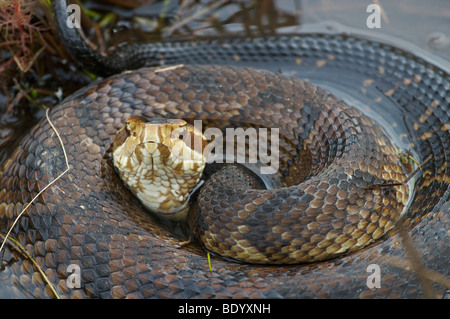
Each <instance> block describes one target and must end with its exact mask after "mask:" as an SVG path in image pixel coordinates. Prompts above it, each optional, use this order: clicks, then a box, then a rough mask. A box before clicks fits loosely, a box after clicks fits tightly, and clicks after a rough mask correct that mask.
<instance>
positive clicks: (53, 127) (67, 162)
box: [0, 109, 70, 296]
mask: <svg viewBox="0 0 450 319" xmlns="http://www.w3.org/2000/svg"><path fill="white" fill-rule="evenodd" d="M45 116H46V118H47V121H48V123H49V124H50V126H51V127H52V129H53V131H55V134H56V136H57V137H58V140H59V143H60V144H61V147H62V150H63V153H64V159H65V161H66V169H65V170H64V172H62V173H61V174H60V175H58V176H57V177H56V178H55V179H54V180H53V181H51V182H50V183H48V184H47V185H46V186H45V187H44V188H43V189H42V190H41V191H40V192H39V193H37V194H36V195H35V196H34V197H33V199H32V200H31V201H30V202H29V203H28V204H27V205H25V207H24V208H23V209H22V211H21V212H20V213H19V215H18V216H17V217H16V219H15V220H14V222H13V224H12V225H11V227H10V228H9V230H8V233H7V234H6V235H5V238H4V239H3V242H2V245H1V246H0V252H1V251H2V249H3V246H4V245H5V243H6V239H7V238H9V239H11V240H13V239H12V238H11V237H10V234H11V231H12V230H13V228H14V226H15V225H16V224H17V221H18V220H19V219H20V217H21V216H22V215H23V214H24V212H25V211H26V210H27V209H28V207H30V205H31V204H32V203H33V202H34V201H35V200H36V199H37V198H38V197H39V196H40V195H41V194H42V193H43V192H45V191H46V190H47V188H49V187H50V186H51V185H53V183H55V182H56V181H57V180H58V179H60V178H61V177H62V176H63V175H64V174H66V173H67V172H68V171H69V169H70V166H69V160H68V159H67V154H66V149H65V147H64V144H63V142H62V140H61V137H60V136H59V133H58V131H57V130H56V128H55V126H54V125H53V123H52V122H51V121H50V117H49V116H48V109H47V111H46V113H45ZM13 241H14V242H15V243H16V244H17V245H19V247H20V246H21V245H20V244H19V243H18V242H16V241H15V240H13ZM22 248H23V247H22ZM22 248H21V249H22ZM22 250H23V251H24V252H25V254H27V255H28V256H29V254H28V253H27V252H26V251H25V249H24V248H23V249H22ZM30 257H31V256H30ZM38 269H39V267H38ZM41 274H43V273H42V272H41ZM44 278H45V277H44ZM50 287H51V288H52V290H54V289H53V287H52V286H51V285H50ZM55 295H56V296H57V294H56V293H55Z"/></svg>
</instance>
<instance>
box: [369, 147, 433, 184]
mask: <svg viewBox="0 0 450 319" xmlns="http://www.w3.org/2000/svg"><path fill="white" fill-rule="evenodd" d="M432 158H433V154H430V155H429V156H428V157H427V158H426V159H425V161H424V162H423V163H422V164H418V165H417V168H416V169H415V170H414V172H412V173H411V174H410V175H409V176H408V177H407V178H406V179H405V180H404V181H403V182H399V183H382V184H373V185H368V186H366V187H364V189H374V188H381V187H392V186H400V185H405V184H406V183H408V182H409V180H410V179H411V178H413V177H414V175H416V174H417V172H418V171H420V170H421V169H422V167H423V166H425V164H426V163H428V162H429V161H430V160H431V159H432Z"/></svg>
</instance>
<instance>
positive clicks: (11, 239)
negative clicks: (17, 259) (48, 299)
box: [0, 234, 61, 299]
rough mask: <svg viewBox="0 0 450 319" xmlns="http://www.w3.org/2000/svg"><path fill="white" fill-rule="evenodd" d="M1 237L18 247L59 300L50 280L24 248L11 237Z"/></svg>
mask: <svg viewBox="0 0 450 319" xmlns="http://www.w3.org/2000/svg"><path fill="white" fill-rule="evenodd" d="M0 235H2V236H4V239H3V242H5V241H6V239H9V240H10V241H12V242H13V243H14V244H15V245H16V246H17V247H19V249H20V251H21V252H22V253H23V254H24V255H25V256H26V257H27V258H28V259H29V260H30V261H31V262H32V263H33V265H34V266H35V267H36V269H37V270H38V271H39V273H40V274H41V276H42V278H44V281H45V282H46V283H47V285H48V286H49V287H50V290H51V291H52V292H53V294H54V295H55V297H56V299H61V297H60V296H59V295H58V293H57V292H56V290H55V288H54V287H53V285H52V284H51V282H50V280H48V278H47V276H46V275H45V273H44V271H43V270H42V269H41V267H39V265H38V263H37V262H36V260H34V258H33V257H32V256H31V255H30V254H29V253H28V252H27V251H26V249H25V247H23V246H22V245H21V244H20V243H19V242H18V241H16V240H15V239H14V238H12V237H7V236H5V234H0Z"/></svg>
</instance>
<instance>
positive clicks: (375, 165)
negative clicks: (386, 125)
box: [0, 1, 450, 298]
mask: <svg viewBox="0 0 450 319" xmlns="http://www.w3.org/2000/svg"><path fill="white" fill-rule="evenodd" d="M58 3H61V7H59V5H58ZM64 3H65V2H64V1H61V2H59V1H58V2H55V7H56V10H55V13H56V19H57V20H58V19H60V20H61V21H66V18H67V12H66V11H65V7H64ZM58 8H59V9H61V8H64V10H58ZM57 25H58V22H57ZM62 29H63V30H62V34H63V37H64V33H65V32H69V33H70V35H71V36H72V37H69V39H68V40H67V43H68V44H69V47H70V44H71V43H72V44H74V43H75V44H76V45H75V46H74V47H75V48H74V47H72V49H69V50H72V51H71V53H72V54H74V52H75V51H76V50H78V49H80V48H82V47H83V46H84V44H83V43H82V41H81V42H80V41H77V38H76V36H77V31H76V30H68V29H65V28H62ZM66 35H67V34H66ZM77 46H78V47H77ZM80 50H81V49H80ZM128 50H129V51H130V52H128V53H127V52H126V50H125V51H124V50H119V51H118V55H117V56H115V57H116V60H117V58H120V57H121V61H132V62H130V63H133V66H127V67H126V68H129V69H130V70H126V71H123V70H121V72H120V73H117V74H114V73H116V71H117V70H115V69H108V68H106V67H105V65H104V64H102V63H103V62H104V61H109V62H107V63H111V62H110V61H111V60H108V59H106V58H105V57H99V56H97V57H96V58H92V57H95V56H96V55H95V54H93V53H92V52H91V51H92V50H91V51H89V53H88V54H86V51H83V50H81V51H80V52H84V55H83V54H82V56H81V57H79V56H78V55H76V56H77V57H79V59H80V61H83V59H84V58H85V57H87V60H88V61H90V63H91V65H90V66H92V67H93V69H92V70H95V69H100V70H99V72H106V73H112V74H114V75H112V76H109V77H107V78H105V79H100V80H98V81H95V82H93V83H92V84H90V85H88V86H86V87H85V88H83V89H80V90H79V91H77V92H76V93H74V94H73V95H71V96H69V97H67V98H66V99H65V100H64V101H62V102H61V103H60V104H59V105H58V106H55V107H53V108H52V109H51V110H50V112H49V118H48V120H47V119H42V120H41V121H40V122H39V123H38V124H37V125H36V126H34V127H33V128H31V130H30V132H29V133H28V134H27V135H26V136H25V137H24V138H23V139H22V140H21V141H20V143H19V145H18V146H17V148H16V150H15V151H14V152H13V153H12V154H11V155H10V156H9V158H8V159H7V160H6V161H5V162H4V163H3V164H2V166H1V169H0V185H1V188H0V228H1V230H2V232H1V233H2V236H3V237H5V233H6V232H7V231H8V230H9V229H10V230H11V232H10V234H9V237H8V239H6V241H5V243H6V245H5V246H4V248H3V250H2V251H1V252H0V257H1V262H2V264H1V272H0V288H1V289H0V296H3V295H2V294H5V295H6V296H20V297H29V298H32V297H34V298H36V297H38V298H46V297H48V298H52V297H55V293H57V294H58V295H59V296H62V297H64V298H337V297H339V298H377V297H378V298H380V297H383V298H418V297H430V296H431V297H438V298H443V297H446V296H448V290H449V289H450V284H449V279H448V274H449V267H450V266H449V263H448V260H449V256H450V251H449V245H448V235H449V233H448V229H449V225H450V200H449V194H450V188H449V177H448V176H449V158H450V133H449V129H450V126H449V117H450V110H449V94H448V93H449V92H448V91H449V87H450V85H449V81H448V79H449V76H448V71H447V70H445V68H441V67H439V66H437V65H434V64H433V63H431V62H429V61H427V60H426V59H424V58H422V57H418V56H416V55H414V54H412V53H409V52H407V51H405V50H403V49H400V48H397V47H394V46H392V45H390V44H387V43H383V42H380V41H374V40H370V39H366V38H364V37H359V36H356V35H349V34H340V33H337V34H334V33H304V34H296V35H283V36H276V37H259V38H234V39H221V40H202V41H196V42H195V43H191V42H188V41H187V42H168V43H159V44H151V45H144V46H142V47H139V46H130V47H129V49H128ZM75 53H76V52H75ZM124 54H129V56H130V58H126V59H124V58H123V57H124ZM112 57H114V56H112ZM127 57H128V56H127ZM113 60H114V59H113ZM93 61H94V62H95V63H94V62H93ZM136 61H137V62H136ZM145 61H151V62H148V63H152V64H154V65H161V64H165V65H174V64H179V63H182V64H183V66H180V67H177V68H173V69H171V68H165V67H160V66H150V65H146V63H147V62H145ZM144 62H145V63H144ZM139 64H141V65H139ZM266 64H267V68H266V67H265V66H266ZM111 65H113V66H116V67H117V65H118V64H115V63H112V64H111ZM136 65H139V67H141V68H139V69H135V68H134V66H136ZM263 66H264V67H263ZM280 68H281V70H282V72H285V73H286V72H287V73H288V74H280V73H279V69H280ZM261 69H265V70H261ZM300 78H301V79H300ZM305 79H308V80H309V81H306V80H305ZM210 83H211V85H210ZM329 83H332V86H328V85H327V84H329ZM322 87H323V88H322ZM329 91H332V92H329ZM344 92H347V93H348V94H350V96H353V97H357V98H356V100H355V99H352V98H349V95H346V94H345V93H344ZM182 93H183V94H182ZM294 97H295V98H298V99H294ZM263 98H264V99H263ZM265 98H267V99H268V100H267V102H265V101H266V100H265ZM343 100H347V101H345V102H344V101H343ZM218 101H219V102H218ZM220 101H221V102H224V103H220ZM256 102H258V103H256ZM351 102H352V103H351ZM256 104H258V105H259V106H255V105H256ZM349 104H355V105H356V104H359V106H358V107H353V106H351V105H349ZM286 106H288V107H286ZM364 110H365V111H367V110H369V111H370V110H375V113H376V114H382V115H383V116H381V117H378V120H379V121H383V119H386V118H390V119H394V123H393V127H394V129H393V131H391V132H387V131H384V130H382V129H381V128H380V126H379V125H377V124H376V121H375V118H376V114H375V115H373V119H372V118H371V117H369V116H366V115H364V114H363V112H362V111H364ZM384 114H386V115H384ZM388 114H389V115H388ZM137 116H144V117H146V118H154V117H160V118H166V119H172V120H173V119H183V120H185V121H187V122H190V121H194V120H202V121H203V122H205V123H206V124H205V125H209V124H211V125H219V124H223V125H228V124H230V125H232V126H233V125H234V126H235V127H239V126H241V125H246V124H249V123H250V124H252V125H254V126H256V127H279V128H281V130H280V131H282V132H283V134H282V138H281V139H280V148H281V149H283V150H285V152H283V153H282V154H283V155H282V156H281V157H280V164H283V165H280V175H281V179H282V183H283V185H282V187H280V188H274V189H261V188H262V187H261V185H256V184H257V183H256V182H254V181H251V180H249V179H248V174H247V172H246V171H245V170H244V169H243V168H241V167H238V166H235V165H226V166H225V168H223V169H219V170H217V171H215V172H213V173H212V174H211V175H210V178H209V179H208V180H206V181H205V183H204V186H202V187H201V188H200V190H199V191H198V195H196V196H194V197H196V198H197V199H196V202H195V203H194V204H193V205H192V206H193V209H196V210H197V211H198V212H197V214H196V215H194V217H193V218H188V219H189V220H188V223H189V224H191V223H193V222H195V225H197V226H194V227H193V230H192V232H193V233H194V236H195V237H196V238H198V237H200V239H202V238H204V239H206V241H205V242H203V244H202V243H193V244H189V245H186V246H182V247H180V245H179V243H180V235H179V233H180V232H181V233H182V232H183V231H180V232H179V231H178V229H177V227H179V226H178V224H177V223H174V222H170V221H167V220H164V219H161V218H158V217H155V216H153V215H152V214H149V213H148V211H147V209H146V208H145V207H144V206H143V204H142V203H141V202H140V201H139V200H138V199H137V198H136V196H134V195H133V193H132V192H131V191H130V189H129V188H127V187H126V186H125V185H124V184H123V183H122V181H121V178H120V177H119V176H118V174H117V172H116V169H115V168H114V165H113V163H112V155H111V152H112V151H111V147H112V145H113V143H114V139H115V136H116V134H117V131H118V130H120V129H122V128H123V127H124V125H125V123H126V121H127V119H129V118H132V117H137ZM218 123H219V124H218ZM52 125H53V126H52ZM53 127H54V129H53ZM396 127H401V128H404V130H405V132H407V135H408V136H407V137H406V140H407V147H408V148H410V150H411V154H412V155H413V156H414V157H415V158H416V159H417V161H418V162H419V163H424V162H425V159H427V158H428V157H430V156H431V160H430V161H427V162H426V164H425V165H423V166H421V167H420V174H419V175H418V176H416V181H415V185H414V188H413V189H412V190H411V189H408V188H407V187H406V186H405V185H397V184H396V185H397V186H389V187H375V188H373V189H372V188H370V187H369V188H367V186H371V185H376V184H384V183H392V182H395V181H397V180H398V181H400V182H402V181H404V180H405V175H406V174H405V173H404V171H403V168H401V166H399V165H398V161H399V160H400V158H399V156H398V150H397V149H396V147H394V145H393V144H391V143H390V142H389V141H388V139H387V138H388V137H390V135H392V134H393V133H395V132H396V129H395V128H396ZM56 132H58V135H57V134H56ZM58 136H59V137H60V138H61V142H62V144H61V143H59V142H58V138H57V137H58ZM62 145H64V149H63V148H62ZM360 149H361V151H359V150H360ZM64 150H65V151H66V156H67V163H69V170H68V171H67V172H66V173H65V174H63V175H61V177H60V178H58V179H57V180H56V181H55V182H54V183H53V184H52V185H51V186H50V187H48V188H46V185H48V184H49V183H50V182H52V181H53V180H54V179H55V177H56V176H58V174H59V173H62V172H63V171H65V169H66V161H65V156H64V154H65V153H64ZM288 154H289V155H292V157H291V158H288ZM305 159H306V160H305ZM375 159H377V160H378V161H376V160H375ZM302 163H306V164H302ZM365 164H367V165H365ZM302 165H306V167H307V168H308V169H307V173H306V174H305V173H303V172H298V171H297V168H298V167H299V166H302ZM227 185H232V187H227ZM44 189H45V191H43V192H41V191H42V190H44ZM37 194H39V196H37V197H36V195H37ZM243 194H245V196H244V195H243ZM34 197H36V198H35V199H33V198H34ZM407 198H409V199H407ZM32 200H33V202H32V203H31V204H30V205H29V206H28V207H27V204H29V203H30V202H31V201H32ZM372 200H375V202H373V203H374V204H373V206H372V207H369V206H370V204H368V203H370V202H371V201H372ZM394 206H395V207H394ZM25 207H26V208H27V209H26V210H25V211H24V213H23V215H21V212H22V211H23V210H24V208H25ZM361 207H364V209H362V208H361ZM339 208H341V209H339ZM371 209H373V210H374V211H377V209H379V210H380V211H384V213H385V216H383V213H382V214H381V215H377V214H374V213H373V211H372V210H371ZM402 209H405V210H406V212H404V215H403V216H402V217H400V218H399V217H398V215H399V214H400V211H401V210H402ZM218 212H223V213H221V214H219V213H218ZM252 212H257V214H255V215H252ZM261 212H263V213H265V215H262V214H261ZM344 212H345V213H346V215H345V216H344V215H343V213H344ZM19 215H21V216H20V219H18V222H17V224H15V225H14V227H12V228H11V226H12V225H13V222H14V220H15V218H16V217H18V216H19ZM189 215H190V213H189ZM388 215H389V216H391V215H392V216H391V217H392V221H390V219H387V217H386V216H388ZM250 216H254V218H253V219H252V218H250ZM330 217H332V218H330ZM333 218H334V219H333ZM222 220H223V221H225V224H223V225H219V224H218V222H219V221H222ZM255 220H259V221H261V220H262V221H263V223H262V224H258V223H255ZM300 220H301V221H302V222H303V223H300ZM330 220H331V224H327V223H326V222H327V221H330ZM245 221H248V222H247V223H246V224H242V222H245ZM343 221H345V222H347V224H346V225H344V224H343V223H342V222H343ZM362 224H364V226H365V228H364V227H363V228H364V230H363V229H359V228H358V227H357V226H355V225H362ZM304 225H306V226H304ZM261 226H263V227H261ZM302 227H304V228H302ZM380 227H382V228H383V229H384V231H383V233H380V231H379V230H378V229H380ZM208 228H216V230H214V231H213V233H214V232H215V234H217V236H216V237H215V238H214V236H212V235H209V232H207V229H208ZM369 229H370V230H369ZM255 230H256V236H260V237H256V238H257V239H256V240H255V242H254V243H253V244H252V245H248V244H249V241H250V239H251V238H250V237H245V235H246V234H248V233H249V231H250V233H252V232H254V231H255ZM295 230H299V231H300V237H297V238H293V236H292V233H293V231H295ZM336 230H339V231H341V232H340V233H336ZM259 231H261V233H259ZM384 232H386V234H384ZM227 234H232V236H230V237H226V238H225V237H221V236H225V235H227ZM262 237H265V238H263V239H268V241H264V242H263V241H262V240H261V238H262ZM369 237H370V238H371V239H370V240H369ZM249 238H250V239H249ZM337 238H339V240H336V239H337ZM12 239H14V240H12ZM358 239H359V241H358ZM372 239H373V242H371V243H370V244H368V245H364V244H365V243H368V242H370V241H372ZM237 242H240V246H238V247H236V243H237ZM355 242H356V243H358V244H360V246H361V247H357V248H354V251H353V248H352V247H354V245H350V243H353V244H354V243H355ZM267 243H268V244H267ZM280 243H281V244H283V243H284V244H283V245H281V246H280V245H279V244H280ZM264 245H265V246H264ZM205 246H206V249H207V250H208V251H210V253H211V255H212V258H211V259H212V260H211V269H210V268H209V265H208V262H207V261H206V251H205ZM362 246H364V247H362ZM20 247H23V249H21V248H20ZM214 247H216V248H214ZM233 247H234V249H233ZM302 247H303V250H302ZM330 247H331V248H330ZM327 248H329V249H328V250H327ZM214 249H217V250H214ZM24 251H25V252H26V255H25V253H24ZM225 251H230V252H229V254H228V255H227V254H226V253H225V256H224V257H222V256H220V254H222V253H223V252H225ZM334 252H336V253H337V254H338V255H337V256H332V255H330V254H331V253H334ZM252 256H256V257H255V258H258V260H252V258H253V257H252ZM248 258H250V260H248ZM261 258H262V259H261ZM259 260H262V262H260V263H258V261H259ZM278 261H281V264H282V265H273V264H274V263H275V264H276V263H278ZM292 261H294V262H293V264H292V265H290V264H289V263H291V262H292ZM303 262H306V263H303ZM286 263H287V264H286ZM73 265H77V266H78V269H79V271H80V286H79V287H78V286H77V287H72V286H71V285H70V284H68V277H69V276H70V274H71V272H70V270H69V269H71V266H73ZM373 269H375V270H376V269H378V270H379V271H380V272H379V273H378V276H379V284H374V282H373V281H371V280H372V279H373V278H374V277H373V275H374V274H375V273H372V270H373ZM44 275H45V278H44ZM44 279H45V280H44ZM50 286H52V287H53V289H54V290H51V289H50Z"/></svg>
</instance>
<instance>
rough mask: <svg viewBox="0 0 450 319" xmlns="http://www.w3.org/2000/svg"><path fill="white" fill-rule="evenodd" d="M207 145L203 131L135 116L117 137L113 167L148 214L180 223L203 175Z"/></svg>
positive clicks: (177, 122)
mask: <svg viewBox="0 0 450 319" xmlns="http://www.w3.org/2000/svg"><path fill="white" fill-rule="evenodd" d="M205 146H206V139H205V137H204V136H203V135H202V133H201V131H199V130H198V129H196V128H195V127H194V126H192V125H189V124H188V123H187V122H186V121H184V120H181V119H164V118H151V119H146V118H144V117H142V116H135V117H131V118H129V119H127V120H126V122H125V125H124V127H123V128H122V129H120V130H119V131H118V132H117V134H116V136H115V139H114V142H113V162H114V166H115V167H116V170H117V172H118V174H119V176H120V177H121V179H122V180H123V182H124V183H125V184H126V185H127V187H128V188H129V189H130V190H131V191H132V192H133V193H134V194H135V195H136V196H137V197H138V198H139V199H140V200H141V202H142V203H143V204H144V205H145V206H146V207H147V208H148V209H149V210H150V211H152V212H154V213H156V214H159V215H162V216H164V217H168V218H170V219H179V215H180V212H186V210H187V209H188V207H187V201H188V199H189V194H190V192H191V191H192V190H193V189H194V188H195V186H196V185H197V183H198V181H199V180H200V177H201V175H202V173H203V169H204V167H205V164H206V157H205V156H204V154H203V153H204V152H203V151H204V148H205ZM183 214H184V213H183ZM175 216H177V217H176V218H175Z"/></svg>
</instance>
